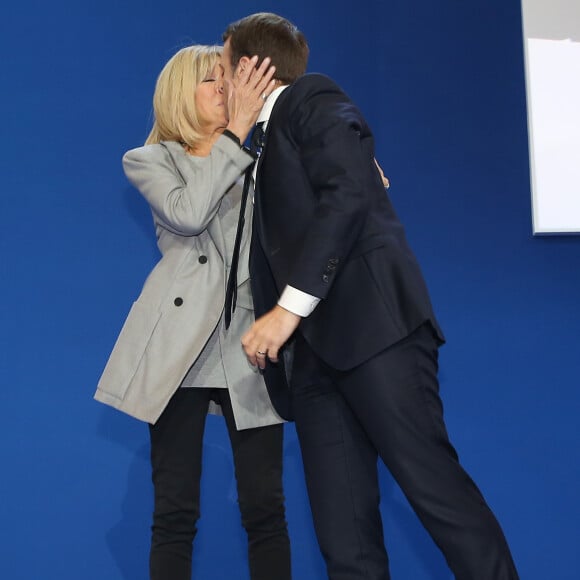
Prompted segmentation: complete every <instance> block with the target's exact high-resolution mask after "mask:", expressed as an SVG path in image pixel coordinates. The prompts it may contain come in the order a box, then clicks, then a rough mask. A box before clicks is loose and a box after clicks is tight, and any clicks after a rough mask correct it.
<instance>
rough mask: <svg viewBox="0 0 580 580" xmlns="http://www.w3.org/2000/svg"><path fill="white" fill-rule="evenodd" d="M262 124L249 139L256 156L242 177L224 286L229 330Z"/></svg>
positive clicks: (261, 134)
mask: <svg viewBox="0 0 580 580" xmlns="http://www.w3.org/2000/svg"><path fill="white" fill-rule="evenodd" d="M263 126H264V123H258V124H257V125H256V127H255V129H254V131H253V132H252V137H251V139H250V153H252V154H253V155H255V156H256V160H255V161H254V163H252V164H251V165H250V166H249V167H248V168H247V169H246V174H245V176H244V187H243V189H242V200H241V202H240V216H239V218H238V229H237V230H236V239H235V242H234V252H233V254H232V264H231V267H230V275H229V276H228V282H227V285H226V301H225V306H224V309H225V312H224V317H225V323H226V328H229V326H230V322H231V320H232V314H233V313H234V310H235V309H236V298H237V294H238V262H239V260H240V245H241V243H242V233H243V231H244V221H245V215H246V204H247V201H248V193H249V191H250V184H251V182H252V172H253V170H254V165H255V164H256V163H257V162H258V158H259V157H260V153H261V152H262V148H263V147H264V144H265V137H266V134H265V132H264V128H263Z"/></svg>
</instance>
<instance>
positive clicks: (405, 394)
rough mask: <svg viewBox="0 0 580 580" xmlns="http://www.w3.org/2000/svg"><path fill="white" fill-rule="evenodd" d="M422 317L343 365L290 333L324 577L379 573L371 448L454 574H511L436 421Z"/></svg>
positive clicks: (485, 579)
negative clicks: (392, 340) (369, 354)
mask: <svg viewBox="0 0 580 580" xmlns="http://www.w3.org/2000/svg"><path fill="white" fill-rule="evenodd" d="M437 352H438V350H437V344H436V342H435V338H434V335H433V331H432V329H431V326H430V325H429V324H425V325H423V326H422V327H420V328H419V329H418V330H416V331H415V332H414V333H412V334H411V335H410V336H408V337H407V338H405V339H404V340H402V341H401V342H399V343H397V344H396V345H394V346H392V347H390V348H389V349H387V350H385V351H384V352H382V353H380V354H379V355H377V356H376V357H374V358H373V359H372V360H370V361H368V362H367V363H364V364H363V365H361V366H360V367H357V368H355V369H354V370H352V371H348V372H339V371H336V370H333V369H331V368H329V367H328V366H326V365H325V364H324V363H323V362H322V361H321V360H320V359H319V358H317V356H316V355H315V354H314V353H313V352H312V350H311V349H310V348H309V346H308V345H307V344H306V342H305V341H304V340H303V339H302V338H301V337H298V339H297V341H296V344H295V350H294V366H293V376H292V390H293V405H294V417H295V420H296V429H297V433H298V437H299V441H300V446H301V449H302V457H303V461H304V467H305V474H306V484H307V488H308V494H309V499H310V504H311V509H312V514H313V518H314V524H315V529H316V534H317V537H318V542H319V545H320V548H321V551H322V554H323V556H324V559H325V561H326V565H327V571H328V577H329V578H330V579H331V580H359V579H363V578H364V579H365V580H388V579H389V578H390V575H389V570H388V558H387V552H386V549H385V545H384V540H383V527H382V522H381V517H380V512H379V501H380V497H379V484H378V476H377V459H378V458H379V457H380V458H381V459H382V461H383V462H384V463H385V465H386V466H387V467H388V468H389V470H390V472H391V473H392V475H393V477H394V478H395V480H396V481H397V483H398V484H399V486H400V487H401V489H402V490H403V492H404V494H405V495H406V497H407V499H408V500H409V502H410V504H411V506H412V507H413V509H414V511H415V513H416V514H417V515H418V517H419V518H420V520H421V522H422V523H423V525H424V526H425V528H426V529H427V531H428V532H429V534H430V535H431V537H432V538H433V540H434V541H435V542H436V544H437V545H438V546H439V548H440V549H441V550H442V552H443V554H444V556H445V558H446V560H447V563H448V565H449V567H450V569H451V570H452V571H453V573H454V574H455V578H456V579H457V580H515V579H517V578H518V574H517V572H516V569H515V566H514V563H513V561H512V557H511V554H510V551H509V548H508V545H507V543H506V540H505V538H504V535H503V532H502V530H501V528H500V526H499V524H498V522H497V520H496V518H495V517H494V515H493V514H492V512H491V510H490V508H489V507H488V506H487V504H486V502H485V500H484V498H483V496H482V495H481V493H480V491H479V490H478V488H477V487H476V485H475V483H474V482H473V481H472V479H471V478H470V477H469V475H468V474H467V473H466V472H465V470H464V469H463V468H462V467H461V465H460V463H459V461H458V458H457V454H456V452H455V449H454V448H453V446H452V445H451V443H450V441H449V438H448V435H447V431H446V428H445V424H444V421H443V408H442V403H441V399H440V398H439V385H438V381H437V370H438V365H437Z"/></svg>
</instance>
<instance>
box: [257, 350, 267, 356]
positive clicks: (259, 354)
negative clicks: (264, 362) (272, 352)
mask: <svg viewBox="0 0 580 580" xmlns="http://www.w3.org/2000/svg"><path fill="white" fill-rule="evenodd" d="M256 356H266V353H265V352H263V351H261V350H257V351H256Z"/></svg>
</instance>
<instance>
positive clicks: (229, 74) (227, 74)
mask: <svg viewBox="0 0 580 580" xmlns="http://www.w3.org/2000/svg"><path fill="white" fill-rule="evenodd" d="M221 64H222V66H223V67H224V79H225V80H226V81H227V82H231V81H232V79H233V78H234V70H233V68H232V51H231V47H230V39H229V38H228V39H227V40H226V41H225V42H224V49H223V51H222V62H221Z"/></svg>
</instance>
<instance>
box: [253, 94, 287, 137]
mask: <svg viewBox="0 0 580 580" xmlns="http://www.w3.org/2000/svg"><path fill="white" fill-rule="evenodd" d="M287 88H288V85H282V86H281V87H278V88H277V89H276V90H274V91H272V92H271V93H270V94H269V95H268V98H267V99H266V102H265V103H264V106H263V107H262V110H261V111H260V114H259V115H258V120H257V121H256V123H264V130H266V125H267V124H268V121H269V120H270V115H271V114H272V109H273V108H274V105H275V104H276V101H277V100H278V97H279V96H280V95H281V94H282V93H283V91H284V90H285V89H287Z"/></svg>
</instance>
